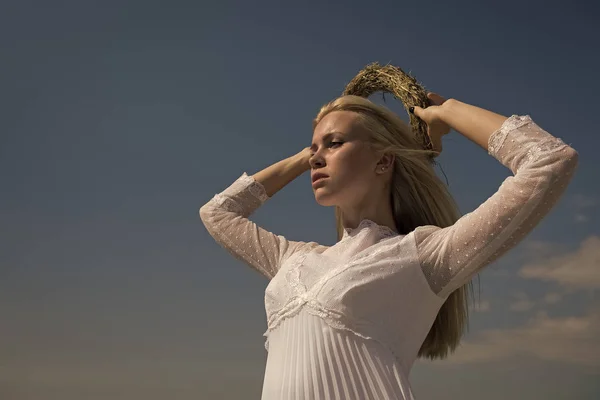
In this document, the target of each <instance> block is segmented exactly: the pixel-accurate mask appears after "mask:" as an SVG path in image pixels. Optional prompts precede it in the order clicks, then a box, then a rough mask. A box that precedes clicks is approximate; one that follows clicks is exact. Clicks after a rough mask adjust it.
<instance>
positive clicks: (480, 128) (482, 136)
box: [440, 99, 508, 151]
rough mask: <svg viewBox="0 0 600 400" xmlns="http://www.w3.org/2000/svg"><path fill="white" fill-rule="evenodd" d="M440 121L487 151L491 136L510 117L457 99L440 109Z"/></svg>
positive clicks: (451, 100)
mask: <svg viewBox="0 0 600 400" xmlns="http://www.w3.org/2000/svg"><path fill="white" fill-rule="evenodd" d="M440 119H441V120H442V121H444V123H446V124H447V125H448V126H450V128H451V129H453V130H455V131H457V132H458V133H460V134H461V135H463V136H465V137H466V138H468V139H470V140H471V141H473V142H475V143H476V144H478V145H479V146H481V147H482V148H483V149H485V150H486V151H487V150H488V141H489V138H490V135H491V134H492V133H494V132H495V131H496V130H498V129H500V127H501V126H502V124H503V123H504V121H506V120H507V119H508V117H505V116H504V115H500V114H496V113H494V112H492V111H488V110H485V109H483V108H480V107H477V106H473V105H470V104H467V103H463V102H461V101H459V100H456V99H448V100H446V101H445V102H444V104H442V106H441V107H440Z"/></svg>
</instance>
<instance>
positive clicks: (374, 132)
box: [313, 95, 473, 359]
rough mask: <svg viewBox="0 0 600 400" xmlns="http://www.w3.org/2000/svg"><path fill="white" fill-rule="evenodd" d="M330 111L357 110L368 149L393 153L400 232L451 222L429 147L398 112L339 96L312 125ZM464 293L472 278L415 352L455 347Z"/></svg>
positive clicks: (464, 315)
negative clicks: (424, 146) (424, 145)
mask: <svg viewBox="0 0 600 400" xmlns="http://www.w3.org/2000/svg"><path fill="white" fill-rule="evenodd" d="M333 111H352V112H355V113H357V114H358V115H359V121H360V122H361V123H362V124H363V126H364V127H365V130H366V131H367V133H368V134H369V136H370V145H371V147H372V149H373V150H375V151H377V152H380V154H383V153H388V154H393V155H394V156H395V160H394V166H393V172H392V179H391V183H390V201H391V204H392V212H393V214H394V222H395V223H396V228H397V229H398V232H399V233H400V234H404V235H405V234H408V233H410V232H411V231H413V230H415V229H416V228H417V227H419V226H423V225H435V226H439V227H441V228H444V227H447V226H450V225H452V224H453V223H454V222H456V220H457V219H458V218H459V211H458V207H457V205H456V203H455V201H454V199H453V198H452V196H451V195H450V193H449V191H448V189H447V187H446V185H445V184H444V183H443V182H442V181H441V180H440V179H439V178H438V176H437V175H436V173H435V170H434V165H433V163H432V162H431V160H432V151H431V150H425V149H423V145H422V143H421V142H420V141H419V139H418V138H417V137H415V135H414V133H413V132H412V131H411V128H410V127H409V126H408V125H407V124H406V123H405V122H404V121H403V120H402V119H401V118H400V117H399V116H398V115H396V114H395V113H394V112H392V111H390V110H389V109H387V108H386V107H383V106H380V105H377V104H375V103H373V102H372V101H370V100H368V99H366V98H363V97H359V96H351V95H350V96H342V97H339V98H337V99H336V100H334V101H332V102H330V103H329V104H326V105H325V106H323V107H322V108H321V110H320V111H319V113H318V115H317V117H316V118H315V120H314V121H313V129H314V127H316V126H317V124H318V123H319V121H321V119H323V117H325V116H326V115H327V114H329V113H331V112H333ZM335 218H336V227H337V238H338V240H340V239H341V238H342V235H343V232H344V231H343V229H344V227H343V225H342V218H341V210H340V209H339V207H337V206H336V207H335ZM468 293H471V295H472V293H473V287H472V282H469V283H468V284H466V285H464V286H462V287H460V288H458V289H457V290H455V291H454V292H453V293H451V294H450V296H449V297H448V298H447V299H446V301H445V302H444V304H443V305H442V307H441V309H440V311H439V312H438V315H437V317H436V319H435V322H434V323H433V326H432V327H431V329H430V331H429V333H428V335H427V337H426V338H425V341H424V342H423V344H422V345H421V348H420V349H419V353H418V356H419V357H424V358H430V359H436V358H445V357H446V356H447V355H448V353H451V352H452V351H454V349H455V348H456V347H457V346H458V344H459V342H460V338H461V337H462V335H463V333H464V332H465V330H466V329H468V315H469V314H468V313H469V311H468Z"/></svg>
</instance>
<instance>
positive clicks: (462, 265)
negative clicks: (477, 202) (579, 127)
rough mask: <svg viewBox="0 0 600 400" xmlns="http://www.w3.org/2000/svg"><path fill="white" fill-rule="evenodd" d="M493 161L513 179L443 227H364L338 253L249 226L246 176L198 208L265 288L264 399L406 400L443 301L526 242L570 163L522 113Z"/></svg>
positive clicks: (493, 148)
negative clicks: (413, 372) (262, 279)
mask: <svg viewBox="0 0 600 400" xmlns="http://www.w3.org/2000/svg"><path fill="white" fill-rule="evenodd" d="M489 153H490V155H492V156H494V157H495V158H496V159H498V161H500V162H501V163H502V164H504V165H505V166H506V167H508V168H510V169H511V170H512V172H513V173H514V176H511V177H508V178H507V179H506V180H505V181H504V182H503V183H502V185H501V186H500V188H499V189H498V191H497V192H496V193H495V194H494V195H493V196H491V197H490V198H489V199H488V200H486V201H485V202H484V203H483V204H482V205H481V206H479V207H478V208H477V209H476V210H475V211H473V212H471V213H468V214H466V215H464V216H463V217H462V218H460V219H459V220H458V221H457V222H456V223H455V224H454V225H452V226H450V227H447V228H440V227H436V226H421V227H418V228H417V229H415V230H414V231H413V232H411V233H409V234H408V235H399V234H397V233H395V232H394V231H392V230H391V229H389V228H387V227H383V226H379V225H377V224H376V223H375V222H373V221H370V220H368V219H365V220H363V221H362V222H361V223H360V225H359V226H358V227H356V228H355V229H345V230H344V235H343V237H342V239H341V240H340V241H339V242H337V243H336V244H335V245H333V246H323V245H320V244H318V243H315V242H299V241H292V240H288V239H287V238H285V237H283V236H281V235H276V234H273V233H271V232H268V231H266V230H264V229H262V228H261V227H259V226H257V225H256V224H255V223H253V222H252V221H250V220H249V219H248V217H249V216H250V215H251V214H252V213H253V212H254V211H255V210H256V209H257V208H258V207H260V206H261V205H262V204H264V202H265V201H267V200H268V199H269V197H268V196H267V195H266V193H265V190H264V187H263V186H262V185H261V184H260V183H258V182H256V181H255V180H254V179H253V178H252V177H251V176H248V175H247V174H246V173H243V175H242V176H241V177H240V178H238V179H237V180H236V181H235V182H233V184H231V185H230V186H229V187H228V188H226V189H225V190H224V191H223V192H221V193H219V194H216V195H215V196H214V197H213V198H212V199H211V200H210V201H209V202H208V203H206V204H205V205H204V206H202V207H201V208H200V217H201V219H202V221H203V223H204V225H205V226H206V228H207V230H208V232H209V233H210V234H211V235H212V236H213V238H214V239H215V240H216V241H217V242H218V243H219V244H220V245H221V246H223V247H224V248H225V249H227V250H228V251H229V252H230V253H231V254H233V255H234V256H235V257H236V258H238V259H240V260H242V261H244V262H245V263H247V264H248V265H250V266H251V267H253V268H255V269H256V270H257V271H258V272H260V273H261V274H263V275H264V276H265V277H267V278H268V279H270V282H269V284H268V286H267V288H266V290H265V308H266V313H267V325H268V326H267V328H268V329H267V331H266V332H265V336H266V337H267V340H266V343H265V347H266V348H267V350H268V358H267V365H266V369H265V375H264V382H263V392H262V399H263V400H282V399H303V400H306V399H413V395H412V391H411V387H410V383H409V380H408V377H409V374H410V370H411V368H412V365H413V363H414V361H415V360H416V358H417V354H418V351H419V349H420V347H421V345H422V343H423V341H424V339H425V337H426V336H427V333H428V332H429V330H430V328H431V326H432V324H433V322H434V320H435V317H436V315H437V313H438V311H439V309H440V307H441V306H442V305H443V303H444V301H445V300H446V298H447V297H448V295H449V294H450V293H452V292H453V291H454V290H456V289H457V288H459V287H461V286H462V285H464V284H466V283H468V282H469V280H470V279H471V278H472V277H473V276H474V275H475V274H476V273H477V272H478V271H479V270H481V269H482V268H483V267H485V266H486V265H488V264H489V263H491V262H492V261H494V260H496V259H497V258H498V257H500V256H501V255H502V254H504V253H505V252H506V251H508V250H509V249H510V248H512V247H514V246H515V245H516V244H517V243H518V242H519V241H520V240H521V239H523V237H525V236H526V235H527V234H528V233H529V232H530V231H531V230H532V229H533V228H534V227H535V225H536V224H537V223H538V222H539V221H540V220H541V219H542V218H543V217H544V216H545V215H546V214H547V213H548V212H549V210H550V209H551V208H552V207H553V206H554V204H556V202H557V201H558V199H559V197H560V196H561V194H562V193H563V192H564V190H565V188H566V185H567V183H568V182H569V181H570V179H571V176H572V174H573V172H574V171H575V169H576V166H577V152H576V151H575V150H573V149H572V148H571V147H570V146H568V145H566V144H565V143H563V142H562V141H561V140H560V139H558V138H555V137H554V136H552V135H550V134H549V133H548V132H546V131H544V130H543V129H541V128H540V127H539V126H538V125H537V124H535V123H534V122H533V121H532V120H531V118H530V117H529V116H516V115H513V116H512V117H510V118H509V119H507V120H506V121H505V122H504V124H503V125H502V127H501V128H500V129H498V130H497V131H496V132H494V133H493V134H492V135H491V137H490V140H489Z"/></svg>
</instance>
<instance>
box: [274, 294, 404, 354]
mask: <svg viewBox="0 0 600 400" xmlns="http://www.w3.org/2000/svg"><path fill="white" fill-rule="evenodd" d="M291 303H294V304H293V310H292V311H291V312H289V313H286V314H287V315H285V317H282V318H279V319H278V321H277V322H276V324H275V325H274V326H273V327H269V328H268V329H267V330H266V331H265V333H263V336H264V337H265V350H267V351H269V332H271V331H273V330H274V329H276V328H277V327H278V326H279V324H280V323H281V322H282V321H283V320H284V319H287V318H292V317H294V316H295V315H296V314H298V313H299V312H300V311H302V310H306V312H308V313H310V314H312V315H314V316H316V317H319V318H320V319H321V320H322V321H323V322H325V323H326V324H327V325H328V326H330V327H331V328H333V329H338V330H343V331H346V332H350V333H351V334H353V335H356V336H358V337H360V338H362V339H364V340H373V341H375V342H377V343H379V344H381V345H382V346H384V347H385V348H386V349H387V350H388V351H389V352H390V353H392V355H393V356H394V358H395V359H396V360H397V361H398V363H399V364H400V365H403V363H402V359H401V358H400V357H399V356H398V354H396V352H395V351H394V349H393V347H392V346H390V345H389V344H388V343H387V342H386V341H384V340H381V339H377V338H375V337H373V336H370V335H366V334H364V333H361V332H359V331H358V330H357V329H356V328H354V327H351V326H349V324H348V323H347V322H342V321H341V319H342V315H341V314H337V313H335V312H332V311H330V310H327V309H326V308H324V307H323V306H321V304H319V303H318V302H317V301H315V300H312V299H307V298H305V297H304V296H301V297H299V298H296V299H295V300H294V301H292V302H290V303H288V304H291ZM305 305H306V307H304V306H305ZM284 308H287V307H284Z"/></svg>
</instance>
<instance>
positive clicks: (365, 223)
mask: <svg viewBox="0 0 600 400" xmlns="http://www.w3.org/2000/svg"><path fill="white" fill-rule="evenodd" d="M364 228H371V229H375V230H377V231H379V233H380V236H382V237H387V236H397V235H399V234H398V233H397V232H396V231H394V230H393V229H392V228H390V227H388V226H385V225H379V224H378V223H376V222H374V221H372V220H370V219H368V218H365V219H363V220H362V221H360V223H359V224H358V226H357V227H356V228H344V234H343V237H347V236H349V235H350V234H351V233H353V232H359V231H361V230H362V229H364Z"/></svg>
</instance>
